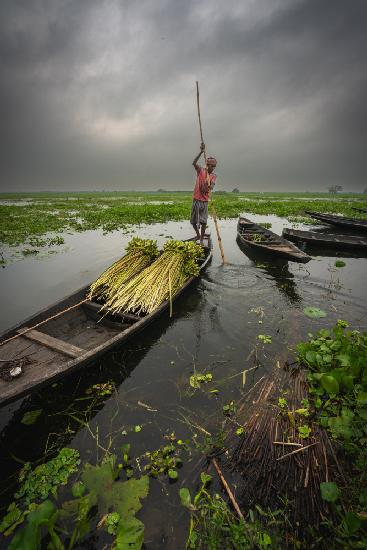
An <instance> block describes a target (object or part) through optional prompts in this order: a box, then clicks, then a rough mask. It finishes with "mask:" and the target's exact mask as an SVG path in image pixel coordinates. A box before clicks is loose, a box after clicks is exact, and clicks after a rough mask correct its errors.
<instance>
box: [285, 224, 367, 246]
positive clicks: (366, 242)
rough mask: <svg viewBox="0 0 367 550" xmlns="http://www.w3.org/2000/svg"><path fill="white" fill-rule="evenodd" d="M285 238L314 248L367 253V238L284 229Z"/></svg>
mask: <svg viewBox="0 0 367 550" xmlns="http://www.w3.org/2000/svg"><path fill="white" fill-rule="evenodd" d="M282 235H283V237H285V238H286V239H288V240H289V241H293V242H295V243H306V244H307V245H313V246H327V247H328V248H338V249H342V250H346V249H355V250H365V251H367V237H363V236H358V235H338V234H336V233H316V232H311V231H299V230H298V229H290V228H289V227H286V228H285V229H283V233H282Z"/></svg>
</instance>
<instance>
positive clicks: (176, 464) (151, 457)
mask: <svg viewBox="0 0 367 550" xmlns="http://www.w3.org/2000/svg"><path fill="white" fill-rule="evenodd" d="M177 444H178V442H177ZM181 447H185V445H184V444H183V442H181ZM179 452H180V448H179V447H177V446H176V445H175V438H172V440H171V442H170V443H169V444H168V445H164V446H162V447H159V449H157V450H155V451H151V452H146V453H145V454H144V458H145V460H147V461H148V463H147V464H145V466H144V468H143V469H144V471H145V472H147V473H148V474H149V475H150V476H152V477H158V476H159V475H162V474H166V475H168V477H169V478H170V479H177V477H178V472H177V468H180V467H181V465H182V460H181V458H180V457H179V456H178V453H179Z"/></svg>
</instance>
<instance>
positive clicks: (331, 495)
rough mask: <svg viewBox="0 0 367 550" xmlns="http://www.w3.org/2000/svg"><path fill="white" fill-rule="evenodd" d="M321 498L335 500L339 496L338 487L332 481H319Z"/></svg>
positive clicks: (327, 500)
mask: <svg viewBox="0 0 367 550" xmlns="http://www.w3.org/2000/svg"><path fill="white" fill-rule="evenodd" d="M320 491H321V498H322V499H323V500H326V502H335V501H336V500H338V498H339V496H340V489H339V487H338V486H337V484H336V483H334V481H325V482H323V483H320Z"/></svg>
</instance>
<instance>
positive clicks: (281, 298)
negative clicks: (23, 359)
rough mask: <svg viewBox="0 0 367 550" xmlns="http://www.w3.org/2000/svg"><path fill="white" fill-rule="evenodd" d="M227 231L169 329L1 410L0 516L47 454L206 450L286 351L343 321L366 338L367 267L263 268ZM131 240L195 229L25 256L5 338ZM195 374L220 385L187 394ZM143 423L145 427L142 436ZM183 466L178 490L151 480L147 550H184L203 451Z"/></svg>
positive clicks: (186, 232)
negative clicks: (20, 479)
mask: <svg viewBox="0 0 367 550" xmlns="http://www.w3.org/2000/svg"><path fill="white" fill-rule="evenodd" d="M249 217H251V218H252V219H254V220H258V221H270V222H271V223H272V224H273V226H272V229H273V230H274V231H276V232H278V233H279V232H281V230H282V227H283V226H284V220H282V219H280V218H277V217H276V216H254V215H249ZM220 227H221V234H222V239H223V246H224V250H225V254H226V257H227V260H228V262H229V263H228V265H225V266H222V265H221V258H220V254H219V252H218V247H217V244H216V242H215V232H214V228H213V230H212V234H213V240H214V258H213V262H212V264H211V265H210V266H209V268H208V270H207V271H206V273H205V274H204V276H203V277H202V278H201V279H200V280H199V281H198V283H197V285H196V286H195V287H194V288H193V289H192V290H191V291H189V293H188V294H186V295H184V296H183V297H182V298H181V299H180V300H179V301H178V302H177V304H175V305H174V316H173V318H172V319H169V318H168V317H167V318H163V319H161V320H160V321H159V322H157V323H156V324H154V325H153V326H151V327H149V328H147V329H146V330H145V332H143V333H142V334H141V335H140V336H138V337H136V338H135V339H134V340H133V341H131V342H130V343H129V344H128V345H127V347H124V348H121V349H119V350H116V351H114V352H112V353H109V354H107V355H106V356H105V357H104V358H103V359H102V360H101V361H98V362H96V364H95V365H93V366H91V367H90V368H88V369H87V370H85V371H83V372H80V373H76V374H74V375H72V376H69V377H67V378H65V379H63V380H62V381H61V382H59V383H58V384H57V385H55V386H52V387H48V388H46V389H44V390H41V391H39V392H37V393H34V394H32V395H31V396H29V397H27V398H24V399H21V400H19V401H18V402H16V403H13V404H11V405H9V406H6V407H3V409H2V410H1V420H0V430H1V438H0V442H1V455H0V456H1V468H2V474H3V475H2V482H1V488H0V490H1V495H2V496H1V499H2V506H5V505H7V504H8V503H9V502H10V501H11V500H12V495H13V492H14V490H15V489H16V479H15V476H16V474H17V472H18V471H19V468H20V463H19V460H22V461H28V460H29V461H32V462H35V461H37V460H41V461H42V460H43V457H44V455H45V453H46V455H47V456H48V458H51V457H52V456H53V454H54V453H55V451H57V449H59V448H61V447H62V446H65V445H69V446H71V447H73V448H76V449H78V450H79V452H80V454H81V458H82V460H83V461H84V460H87V461H89V462H91V463H96V462H97V461H98V460H99V459H100V458H101V456H103V450H102V447H104V448H107V447H108V448H110V450H112V451H115V452H117V453H119V452H120V451H119V449H120V447H121V445H122V444H123V443H126V442H129V443H130V444H131V452H132V455H133V457H139V456H141V455H143V453H144V452H145V451H147V450H154V449H157V448H158V447H159V446H161V445H164V444H165V443H166V439H165V436H167V435H169V434H171V433H172V432H174V433H175V434H176V436H177V437H178V438H181V439H190V440H191V441H200V442H203V439H204V438H205V435H204V431H205V432H209V433H210V434H213V435H214V434H216V433H217V432H218V431H219V430H220V429H221V426H222V422H223V419H224V416H223V414H222V407H223V405H225V404H226V403H228V402H229V401H231V400H234V401H236V400H238V399H239V398H240V397H241V396H242V395H243V393H245V392H247V391H248V390H249V389H250V388H251V387H252V385H253V384H254V383H255V382H256V381H257V380H258V379H259V378H260V377H261V376H263V375H264V374H266V373H270V372H271V371H272V369H273V368H274V366H275V365H276V363H277V361H279V362H280V363H282V362H283V361H284V360H285V359H286V358H287V357H288V358H289V357H292V351H291V350H290V349H289V348H291V347H292V346H293V345H294V344H295V343H296V342H297V341H299V340H301V339H305V338H306V337H307V333H308V332H310V331H312V332H315V330H317V329H318V328H320V327H323V326H330V325H332V324H333V323H334V322H335V321H336V320H337V319H340V318H341V319H346V320H348V321H349V322H350V323H351V324H352V325H353V327H355V328H361V329H365V328H366V325H367V315H366V304H367V297H366V288H367V284H366V283H367V281H366V273H367V270H366V267H367V265H366V262H367V259H366V258H353V257H343V256H339V258H340V259H344V261H345V262H346V267H344V268H341V269H338V268H336V267H335V266H334V264H335V257H333V256H323V257H315V258H314V259H313V260H311V262H309V263H308V264H305V265H303V264H296V263H291V262H289V263H286V262H280V263H277V264H275V265H274V264H273V263H271V264H270V263H267V262H264V260H263V259H261V260H259V259H257V260H256V263H257V266H256V263H255V262H254V260H253V259H250V258H249V257H248V256H247V255H246V254H244V253H243V252H242V251H241V249H240V248H239V247H238V245H237V243H236V241H235V228H236V220H226V221H223V222H222V221H221V222H220ZM135 234H139V236H142V237H149V238H157V240H158V243H159V245H161V244H162V243H164V242H165V240H166V238H167V237H169V236H172V237H179V238H182V239H185V238H188V237H190V236H191V235H192V231H191V229H190V226H189V224H188V223H182V222H181V223H176V222H171V223H167V224H164V225H150V226H141V227H140V228H136V233H133V232H131V233H130V234H120V233H118V232H116V233H113V234H110V235H107V236H103V235H102V233H101V232H98V231H93V232H92V231H91V232H85V233H81V234H77V235H66V236H65V239H66V246H67V251H66V252H64V253H60V254H56V255H53V256H49V257H46V258H44V259H43V260H42V261H40V260H38V259H35V258H27V259H25V260H23V261H20V262H17V263H15V264H12V265H9V266H8V267H6V268H5V269H3V270H2V271H1V274H0V276H1V289H2V305H3V308H2V310H3V315H2V319H1V329H2V330H4V329H6V328H8V327H9V326H10V325H12V324H14V323H16V322H18V321H20V320H22V319H23V318H25V317H27V316H29V315H31V314H32V313H34V312H36V311H38V310H39V309H41V308H43V307H46V306H47V305H48V304H50V303H52V302H55V301H57V300H58V299H60V298H62V297H63V296H65V295H66V294H68V293H71V292H72V291H73V290H75V289H76V288H78V287H81V286H83V285H85V284H87V283H88V282H90V281H91V280H93V279H95V278H96V277H97V276H98V274H99V273H100V272H101V271H102V270H103V269H104V268H105V267H106V266H108V265H109V264H111V263H112V262H113V261H114V260H115V259H117V258H118V257H119V256H121V253H122V251H123V249H124V246H125V244H126V242H128V240H130V238H131V236H133V235H135ZM306 306H317V307H320V308H322V309H323V310H324V311H325V312H326V313H327V317H326V318H323V319H319V320H312V319H309V318H307V317H306V316H305V315H304V313H303V308H304V307H306ZM259 334H266V335H270V336H271V337H272V343H271V344H268V345H263V344H261V343H260V342H259V340H258V339H257V336H258V335H259ZM255 351H256V353H255ZM256 355H257V357H258V362H259V365H260V366H259V367H258V368H257V369H255V370H252V371H251V372H249V373H248V375H247V378H246V384H245V386H244V387H243V385H242V382H243V377H242V372H243V370H245V369H251V368H252V367H253V366H254V365H255V356H256ZM194 372H200V373H205V372H206V373H208V372H210V373H212V375H213V381H212V382H211V383H209V384H203V385H202V387H201V389H199V390H194V389H193V388H192V387H191V386H190V384H189V379H190V376H191V375H192V374H193V373H194ZM108 381H112V382H113V383H114V384H115V387H116V392H115V393H114V394H113V395H111V396H110V397H107V398H106V399H105V401H104V402H103V401H101V402H100V403H99V404H97V405H96V406H95V407H94V408H93V409H92V410H88V403H89V401H88V400H85V399H84V398H85V397H86V390H87V388H89V387H90V386H91V385H93V384H97V383H99V384H101V383H105V382H108ZM212 389H218V393H217V394H214V393H211V392H210V390H212ZM147 407H149V409H150V410H149V409H148V408H147ZM34 409H42V415H41V416H40V417H39V419H38V420H37V422H36V424H34V425H33V426H26V425H24V424H22V423H21V422H20V421H21V419H22V417H23V415H24V413H25V412H26V411H29V410H34ZM70 413H72V415H73V417H71V416H70ZM75 419H79V421H78V420H75ZM80 420H82V421H83V422H88V426H85V425H82V424H81V423H80ZM136 425H140V426H141V427H142V430H141V431H140V432H138V433H136V432H135V431H134V427H135V426H136ZM125 431H126V432H127V435H123V433H124V432H125ZM97 433H98V441H97V439H96V434H97ZM182 459H183V467H182V468H181V469H180V470H179V479H178V481H177V482H169V481H168V480H167V478H162V480H151V482H150V492H149V496H148V497H147V498H146V499H145V500H144V501H143V508H142V510H141V511H140V512H139V513H138V517H139V518H140V519H141V520H142V521H143V522H144V524H145V540H146V544H147V548H148V549H149V550H153V549H154V550H155V549H166V548H167V549H171V548H172V549H179V548H184V542H185V537H186V535H187V528H188V517H187V514H186V512H185V511H184V510H183V509H182V507H181V506H180V502H179V498H178V490H179V488H180V487H181V486H186V487H189V488H190V489H194V488H195V487H197V483H198V479H199V474H200V471H201V470H202V469H203V468H204V465H205V461H203V459H202V455H201V453H200V452H199V451H195V450H193V452H192V453H191V454H189V453H183V455H182ZM63 498H64V492H61V500H62V499H63ZM105 543H106V538H105V537H104V535H102V534H100V535H98V534H96V535H95V538H94V542H93V544H92V543H91V544H90V545H89V546H88V547H90V548H98V549H99V548H102V547H103V546H104V544H105ZM3 547H4V548H5V547H6V543H5V542H3Z"/></svg>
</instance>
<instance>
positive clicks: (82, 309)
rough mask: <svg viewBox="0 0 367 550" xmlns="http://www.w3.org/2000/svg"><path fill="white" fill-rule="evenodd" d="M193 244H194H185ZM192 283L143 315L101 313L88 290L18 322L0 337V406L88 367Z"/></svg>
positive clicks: (166, 310)
mask: <svg viewBox="0 0 367 550" xmlns="http://www.w3.org/2000/svg"><path fill="white" fill-rule="evenodd" d="M188 241H195V239H188ZM203 248H204V255H203V256H204V257H203V258H202V259H200V260H198V262H197V263H198V268H199V275H200V274H202V273H203V271H204V270H205V269H206V268H207V266H208V264H209V263H210V261H211V258H212V241H211V238H210V236H209V235H206V236H205V240H204V247H203ZM196 280H197V277H190V278H189V279H187V280H186V282H185V283H184V284H183V286H181V288H179V290H178V291H177V292H176V293H175V294H174V295H173V296H172V302H171V301H170V300H165V301H164V302H163V303H161V304H160V305H159V307H157V308H156V309H155V310H154V311H152V312H151V313H149V314H145V315H144V314H136V313H133V312H122V313H114V314H111V313H109V312H108V311H106V310H104V311H101V304H98V303H97V302H94V301H90V300H89V298H88V297H89V291H90V285H86V286H84V287H83V288H81V289H79V290H77V291H76V292H74V293H73V294H71V295H70V296H67V297H66V298H64V299H62V300H61V301H59V302H57V303H56V304H54V305H52V306H50V307H47V308H46V309H44V310H43V311H40V312H39V313H37V314H36V315H33V316H32V317H30V318H28V319H26V320H25V321H22V322H21V323H19V324H17V325H16V326H14V327H13V328H11V329H9V330H7V331H6V332H4V333H3V334H1V336H0V339H1V340H0V405H4V404H6V403H9V402H11V401H14V400H15V399H18V398H19V397H22V396H24V395H26V394H27V393H29V392H31V391H32V390H34V389H35V388H39V387H41V386H44V385H46V384H49V383H50V382H54V381H55V380H57V379H58V378H60V377H61V376H63V375H66V374H69V373H72V372H74V371H76V370H77V369H80V368H81V367H84V366H86V365H88V364H90V363H92V362H93V361H94V360H95V359H97V358H98V357H101V356H102V355H103V354H105V353H106V352H107V351H110V350H111V349H113V348H115V347H116V346H121V345H123V344H124V343H125V342H127V341H128V340H130V339H131V338H132V337H133V336H135V335H136V334H138V333H139V332H141V331H142V330H144V329H145V328H146V327H147V326H148V325H150V324H151V323H153V322H154V321H156V320H157V319H158V318H159V317H160V316H162V315H170V310H171V307H172V303H173V304H174V302H175V301H176V300H178V298H179V297H180V296H181V295H182V294H184V293H185V292H186V291H187V290H188V289H189V288H190V287H191V286H192V285H193V284H194V283H195V281H196Z"/></svg>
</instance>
